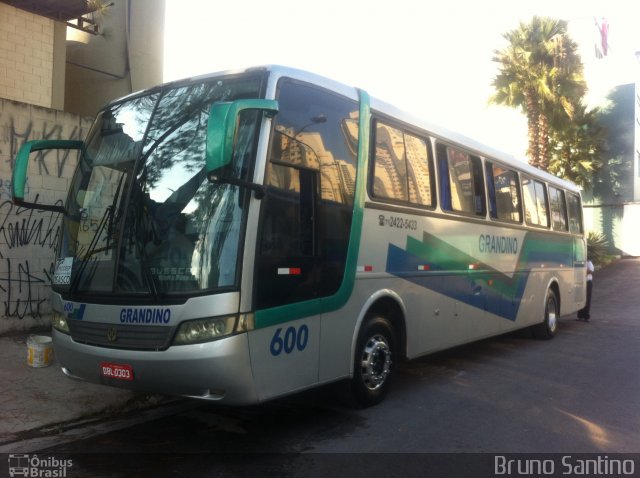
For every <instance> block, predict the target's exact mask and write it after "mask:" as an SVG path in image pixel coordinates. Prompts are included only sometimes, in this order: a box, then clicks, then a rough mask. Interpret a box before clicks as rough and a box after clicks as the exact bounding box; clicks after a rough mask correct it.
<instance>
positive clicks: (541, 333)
mask: <svg viewBox="0 0 640 478" xmlns="http://www.w3.org/2000/svg"><path fill="white" fill-rule="evenodd" d="M559 317H560V307H559V303H558V297H557V295H556V293H555V291H554V290H553V289H549V290H548V291H547V298H546V301H545V307H544V321H543V322H542V323H540V324H537V325H534V326H533V327H532V328H531V331H532V332H533V336H534V337H535V338H536V339H541V340H549V339H552V338H553V337H554V336H555V335H556V332H557V331H558V319H559Z"/></svg>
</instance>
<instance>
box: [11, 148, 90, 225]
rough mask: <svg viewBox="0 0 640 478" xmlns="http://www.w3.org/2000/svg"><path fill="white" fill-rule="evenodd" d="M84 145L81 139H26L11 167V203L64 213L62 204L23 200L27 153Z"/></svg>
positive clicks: (27, 163)
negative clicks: (12, 167) (13, 165)
mask: <svg viewBox="0 0 640 478" xmlns="http://www.w3.org/2000/svg"><path fill="white" fill-rule="evenodd" d="M83 146H84V142H82V141H70V140H69V141H67V140H35V141H27V142H26V143H24V144H23V145H22V147H21V148H20V150H18V155H17V156H16V164H15V167H14V169H13V185H12V189H13V190H12V195H13V203H14V204H16V205H18V206H22V207H25V208H28V209H39V210H44V211H54V212H62V213H64V208H63V207H62V206H55V205H48V204H36V203H31V202H27V201H25V200H24V188H25V184H26V182H27V170H28V169H29V155H30V154H31V153H33V152H35V151H41V150H43V149H77V150H81V149H82V147H83Z"/></svg>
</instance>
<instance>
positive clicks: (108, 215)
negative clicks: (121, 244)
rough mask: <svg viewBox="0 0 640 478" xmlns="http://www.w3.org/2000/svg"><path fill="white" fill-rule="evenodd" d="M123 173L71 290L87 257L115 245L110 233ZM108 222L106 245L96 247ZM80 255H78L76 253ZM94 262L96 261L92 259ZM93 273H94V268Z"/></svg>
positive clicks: (77, 284) (76, 283)
mask: <svg viewBox="0 0 640 478" xmlns="http://www.w3.org/2000/svg"><path fill="white" fill-rule="evenodd" d="M125 176H126V175H125V174H122V176H120V181H119V182H118V187H117V188H116V193H115V195H114V197H113V201H112V203H111V205H109V206H107V209H106V211H105V213H104V215H103V216H102V219H101V220H100V223H99V224H98V227H97V228H96V232H95V234H94V235H93V237H92V238H91V242H90V243H89V247H87V252H86V253H85V254H84V256H83V259H82V262H81V263H80V267H79V268H78V270H77V272H76V274H75V276H74V278H73V282H72V283H71V290H72V291H73V292H76V291H77V288H78V286H79V284H80V278H81V277H82V275H83V274H84V271H85V269H86V268H87V264H88V263H89V259H90V258H91V257H92V256H93V255H95V254H99V253H101V252H106V251H108V250H110V249H113V248H114V247H115V244H113V245H111V244H110V239H111V235H112V234H113V226H114V224H115V222H116V221H115V220H114V216H115V213H114V211H115V209H116V207H117V202H118V197H119V195H120V190H121V188H122V182H123V181H124V178H125ZM107 223H108V224H109V226H108V229H107V238H106V245H105V246H104V247H100V248H98V243H99V242H100V237H101V236H102V232H103V231H104V229H105V226H106V224H107ZM78 256H79V257H80V255H78ZM93 262H96V261H93ZM93 274H95V269H94V272H93ZM93 274H92V275H91V277H93Z"/></svg>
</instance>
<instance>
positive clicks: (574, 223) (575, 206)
mask: <svg viewBox="0 0 640 478" xmlns="http://www.w3.org/2000/svg"><path fill="white" fill-rule="evenodd" d="M567 209H568V210H569V232H571V233H572V234H582V232H583V230H584V229H583V228H582V207H581V206H580V196H578V195H577V194H573V193H567Z"/></svg>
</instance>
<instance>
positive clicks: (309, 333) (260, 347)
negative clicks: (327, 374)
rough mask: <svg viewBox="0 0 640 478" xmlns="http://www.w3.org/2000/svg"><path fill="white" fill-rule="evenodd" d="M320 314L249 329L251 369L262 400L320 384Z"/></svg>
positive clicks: (259, 397)
mask: <svg viewBox="0 0 640 478" xmlns="http://www.w3.org/2000/svg"><path fill="white" fill-rule="evenodd" d="M319 345H320V317H319V316H315V317H307V318H305V319H301V320H296V321H292V322H285V323H282V324H278V325H275V326H271V327H265V328H262V329H258V330H254V331H252V332H249V350H250V355H251V369H252V372H253V377H254V381H255V387H256V390H257V394H258V399H259V401H264V400H268V399H270V398H274V397H277V396H281V395H286V394H289V393H293V392H295V391H298V390H303V389H305V388H309V387H312V386H314V385H316V384H317V383H318V353H319Z"/></svg>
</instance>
